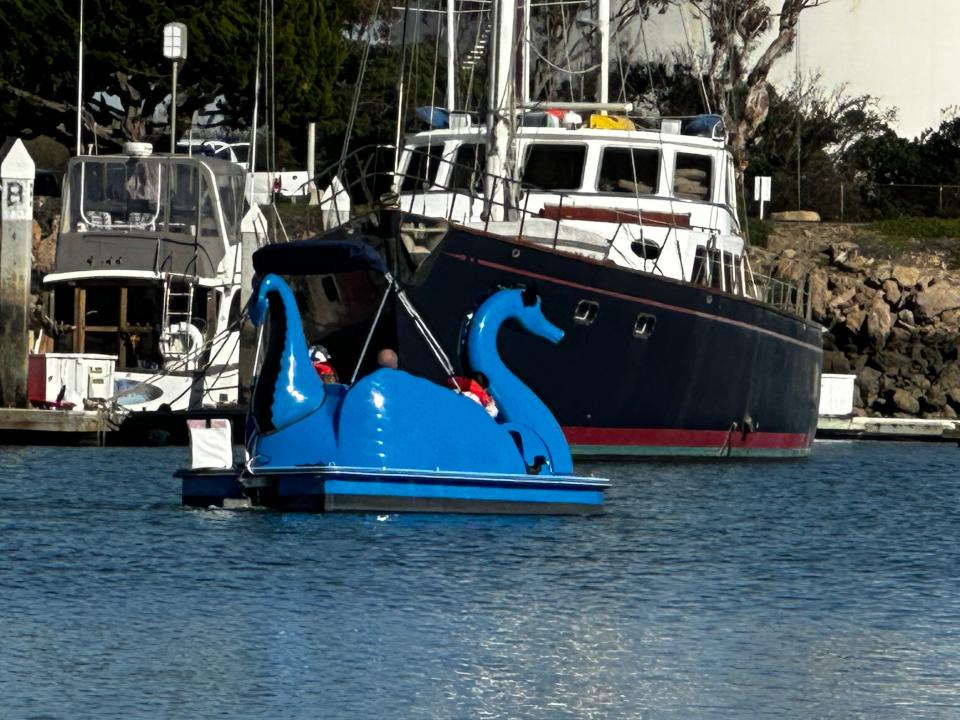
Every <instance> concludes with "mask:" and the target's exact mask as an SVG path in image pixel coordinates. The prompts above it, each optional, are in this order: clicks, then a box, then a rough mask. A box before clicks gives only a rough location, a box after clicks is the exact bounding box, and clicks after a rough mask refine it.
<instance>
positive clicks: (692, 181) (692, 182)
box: [673, 153, 713, 201]
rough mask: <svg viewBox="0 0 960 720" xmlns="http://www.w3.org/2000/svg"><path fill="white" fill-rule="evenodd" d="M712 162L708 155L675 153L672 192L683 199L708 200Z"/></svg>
mask: <svg viewBox="0 0 960 720" xmlns="http://www.w3.org/2000/svg"><path fill="white" fill-rule="evenodd" d="M712 170H713V162H712V161H711V159H710V156H709V155H692V154H690V153H677V160H676V165H675V168H674V172H673V194H674V196H676V197H678V198H681V199H683V200H701V201H709V200H710V187H711V183H712V180H713V172H712Z"/></svg>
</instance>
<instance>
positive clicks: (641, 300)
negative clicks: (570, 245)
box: [444, 252, 820, 352]
mask: <svg viewBox="0 0 960 720" xmlns="http://www.w3.org/2000/svg"><path fill="white" fill-rule="evenodd" d="M444 254H446V255H448V256H449V257H452V258H455V259H457V260H464V261H465V260H466V259H467V256H466V255H461V254H459V253H451V252H448V253H444ZM476 262H477V263H479V264H480V265H484V266H486V267H491V268H495V269H497V270H505V271H507V272H512V273H514V274H516V275H523V276H525V277H530V278H534V279H536V280H543V281H545V282H552V283H555V284H557V285H566V286H567V287H572V288H577V289H578V290H587V291H589V292H595V293H598V294H599V295H607V296H609V297H615V298H619V299H621V300H627V301H629V302H635V303H641V304H643V305H650V306H652V307H658V308H663V309H664V310H673V311H674V312H678V313H683V314H684V315H694V316H696V317H700V318H704V319H705V320H713V321H715V322H719V323H725V324H727V325H735V326H736V327H741V328H744V329H746V330H752V331H753V332H758V333H762V334H764V335H769V336H771V337H775V338H778V339H780V340H784V341H785V342H789V343H793V344H794V345H799V346H800V347H802V348H806V349H808V350H813V351H814V352H819V351H820V348H819V347H817V346H816V345H810V344H809V343H805V342H803V341H802V340H797V339H796V338H792V337H789V336H787V335H782V334H780V333H777V332H774V331H773V330H767V329H765V328H761V327H757V326H756V325H751V324H750V323H745V322H742V321H740V320H731V319H730V318H724V317H719V316H717V315H711V314H710V313H705V312H702V311H700V310H691V309H689V308H683V307H679V306H677V305H669V304H667V303H662V302H659V301H657V300H648V299H646V298H641V297H637V296H635V295H625V294H623V293H618V292H614V291H613V290H602V289H600V288H597V287H593V286H592V285H582V284H581V283H575V282H571V281H569V280H561V279H559V278H555V277H553V276H551V275H543V274H542V273H535V272H530V271H528V270H518V269H517V268H514V267H510V266H509V265H501V264H500V263H495V262H490V261H489V260H477V261H476Z"/></svg>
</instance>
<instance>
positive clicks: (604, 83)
mask: <svg viewBox="0 0 960 720" xmlns="http://www.w3.org/2000/svg"><path fill="white" fill-rule="evenodd" d="M597 25H598V29H599V30H600V97H599V98H598V99H599V101H600V102H601V103H608V102H610V0H597Z"/></svg>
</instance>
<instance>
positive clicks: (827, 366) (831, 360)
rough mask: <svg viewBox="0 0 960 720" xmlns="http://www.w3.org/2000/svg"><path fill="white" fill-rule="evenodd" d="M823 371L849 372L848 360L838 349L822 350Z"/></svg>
mask: <svg viewBox="0 0 960 720" xmlns="http://www.w3.org/2000/svg"><path fill="white" fill-rule="evenodd" d="M823 371H824V372H825V373H849V372H850V361H849V360H847V356H846V355H844V354H843V353H842V352H840V351H839V350H824V352H823Z"/></svg>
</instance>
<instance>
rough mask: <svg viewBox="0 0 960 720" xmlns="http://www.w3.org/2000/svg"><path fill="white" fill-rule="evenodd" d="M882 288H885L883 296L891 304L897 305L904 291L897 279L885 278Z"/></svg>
mask: <svg viewBox="0 0 960 720" xmlns="http://www.w3.org/2000/svg"><path fill="white" fill-rule="evenodd" d="M881 288H882V289H883V296H884V297H885V298H886V299H887V302H888V303H890V305H891V306H893V305H896V304H897V303H898V302H900V298H901V297H903V293H902V292H901V291H900V285H899V283H897V281H896V280H884V281H883V285H881Z"/></svg>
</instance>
